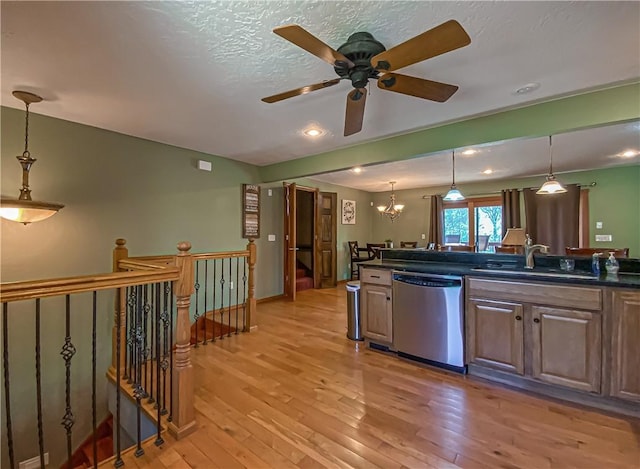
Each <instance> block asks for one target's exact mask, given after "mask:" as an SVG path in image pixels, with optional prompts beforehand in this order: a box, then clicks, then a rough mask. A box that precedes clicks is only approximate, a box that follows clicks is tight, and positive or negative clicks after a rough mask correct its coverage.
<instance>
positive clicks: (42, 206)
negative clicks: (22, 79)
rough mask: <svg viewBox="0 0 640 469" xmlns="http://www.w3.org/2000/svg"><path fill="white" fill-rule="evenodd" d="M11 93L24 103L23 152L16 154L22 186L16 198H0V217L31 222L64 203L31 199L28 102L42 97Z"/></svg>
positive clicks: (26, 222) (33, 101) (42, 218)
mask: <svg viewBox="0 0 640 469" xmlns="http://www.w3.org/2000/svg"><path fill="white" fill-rule="evenodd" d="M13 95H14V96H15V97H16V98H18V99H19V100H20V101H23V102H24V103H25V105H26V117H25V131H24V152H23V153H22V155H21V156H16V158H17V159H18V161H19V162H20V166H22V188H21V189H20V196H18V198H17V199H11V198H7V197H2V199H1V200H0V217H2V218H6V219H7V220H11V221H17V222H19V223H24V224H25V225H26V224H28V223H33V222H36V221H40V220H44V219H45V218H49V217H50V216H51V215H54V214H55V213H57V212H58V210H60V209H61V208H62V207H64V205H61V204H54V203H50V202H38V201H35V200H31V189H29V170H30V169H31V166H32V165H33V163H35V162H36V159H35V158H32V157H31V153H30V152H29V104H32V103H39V102H40V101H42V98H41V97H40V96H38V95H35V94H33V93H29V92H26V91H14V92H13Z"/></svg>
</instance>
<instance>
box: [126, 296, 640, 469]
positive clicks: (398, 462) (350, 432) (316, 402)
mask: <svg viewBox="0 0 640 469" xmlns="http://www.w3.org/2000/svg"><path fill="white" fill-rule="evenodd" d="M345 304H346V298H345V293H344V287H343V286H342V287H338V288H337V289H329V290H307V291H304V292H301V293H300V294H299V296H298V301H297V302H296V303H289V302H286V301H274V302H270V303H263V304H260V305H259V315H258V324H259V330H258V331H257V332H255V333H254V332H252V333H250V334H243V335H239V336H234V337H232V338H231V339H224V340H223V341H218V342H216V343H215V344H209V345H207V346H206V347H199V348H198V349H193V352H192V358H193V364H194V367H195V370H196V402H195V406H196V410H197V423H198V427H199V428H198V430H197V431H196V432H195V433H194V434H192V435H190V436H189V437H187V438H185V439H183V440H181V441H177V442H176V441H173V440H171V441H168V442H167V443H165V444H164V445H163V446H162V447H160V448H156V447H154V446H153V445H148V446H147V448H146V454H145V455H144V456H143V457H142V458H139V459H136V458H134V457H133V456H130V455H127V456H126V457H125V463H126V466H125V467H148V468H164V467H167V468H190V467H191V468H217V467H220V468H241V467H247V468H265V467H271V468H318V467H362V468H370V467H381V468H401V467H414V468H429V467H437V468H447V467H465V468H486V467H490V468H496V467H500V468H536V469H540V468H551V467H553V468H565V467H577V468H599V469H600V468H607V469H608V468H631V467H640V422H639V421H637V420H628V419H624V418H617V417H614V416H608V415H605V414H602V413H599V412H595V411H591V410H585V409H582V408H578V407H575V406H569V405H565V404H563V403H559V402H556V401H551V400H547V399H543V398H538V397H535V396H531V395H527V394H524V393H522V392H520V391H515V390H510V389H507V388H504V387H500V386H498V385H494V384H491V383H488V382H484V381H481V380H479V379H476V378H471V377H465V376H459V375H456V374H449V373H447V372H444V371H439V370H432V369H428V368H426V367H422V366H418V365H415V364H413V363H410V362H407V361H403V360H400V359H398V358H395V357H392V356H388V355H385V354H382V353H380V352H376V351H371V350H366V349H365V348H364V347H363V345H362V344H361V343H356V342H352V341H350V340H348V339H347V338H346V336H345V332H346V325H345V323H346V321H345V315H346V313H345V311H346V306H345Z"/></svg>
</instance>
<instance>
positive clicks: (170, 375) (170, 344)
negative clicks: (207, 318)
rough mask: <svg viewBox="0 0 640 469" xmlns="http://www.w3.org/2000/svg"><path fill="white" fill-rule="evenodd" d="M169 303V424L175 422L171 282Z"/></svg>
mask: <svg viewBox="0 0 640 469" xmlns="http://www.w3.org/2000/svg"><path fill="white" fill-rule="evenodd" d="M169 301H170V304H171V313H170V314H169V350H170V352H169V417H167V422H171V421H172V420H173V302H174V298H173V282H171V293H170V296H169Z"/></svg>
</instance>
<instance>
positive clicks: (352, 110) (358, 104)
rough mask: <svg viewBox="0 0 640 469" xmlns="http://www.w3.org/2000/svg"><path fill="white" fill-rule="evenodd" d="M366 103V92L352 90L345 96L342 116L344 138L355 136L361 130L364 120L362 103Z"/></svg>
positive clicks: (363, 90) (361, 89)
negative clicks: (345, 107) (345, 105)
mask: <svg viewBox="0 0 640 469" xmlns="http://www.w3.org/2000/svg"><path fill="white" fill-rule="evenodd" d="M366 101H367V90H365V89H363V88H359V89H354V90H353V91H351V93H349V94H348V95H347V110H346V112H345V116H344V136H345V137H348V136H349V135H353V134H356V133H358V132H360V131H361V130H362V120H363V119H364V103H365V102H366Z"/></svg>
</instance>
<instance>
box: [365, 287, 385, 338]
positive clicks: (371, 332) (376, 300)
mask: <svg viewBox="0 0 640 469" xmlns="http://www.w3.org/2000/svg"><path fill="white" fill-rule="evenodd" d="M360 303H361V305H360V307H361V309H360V311H361V313H362V335H363V336H365V337H366V338H368V339H373V340H381V341H383V342H387V343H391V342H392V341H393V333H392V331H393V316H392V312H391V305H392V302H391V287H386V286H383V285H371V284H368V283H365V284H363V285H362V288H361V289H360Z"/></svg>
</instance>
